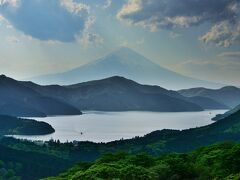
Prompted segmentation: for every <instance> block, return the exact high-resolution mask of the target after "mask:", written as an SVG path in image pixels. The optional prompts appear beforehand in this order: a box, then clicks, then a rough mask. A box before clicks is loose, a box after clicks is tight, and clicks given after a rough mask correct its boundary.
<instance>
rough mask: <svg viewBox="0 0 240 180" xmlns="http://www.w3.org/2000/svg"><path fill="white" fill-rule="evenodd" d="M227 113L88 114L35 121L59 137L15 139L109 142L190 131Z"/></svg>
mask: <svg viewBox="0 0 240 180" xmlns="http://www.w3.org/2000/svg"><path fill="white" fill-rule="evenodd" d="M224 112H226V110H211V111H203V112H180V113H158V112H85V113H84V114H83V115H81V116H58V117H47V118H37V119H36V118H35V119H36V120H38V121H45V122H47V123H49V124H51V125H52V126H53V128H54V129H55V130H56V132H55V133H53V134H50V135H45V136H14V137H16V138H21V139H28V140H43V141H46V140H50V139H55V140H57V139H59V140H60V141H61V142H66V141H74V140H77V141H86V140H88V141H93V142H109V141H113V140H119V139H121V138H124V139H127V138H132V137H135V136H143V135H145V134H147V133H150V132H152V131H155V130H161V129H179V130H182V129H188V128H193V127H199V126H204V125H207V124H211V123H213V121H211V118H212V117H214V116H215V115H216V114H222V113H224Z"/></svg>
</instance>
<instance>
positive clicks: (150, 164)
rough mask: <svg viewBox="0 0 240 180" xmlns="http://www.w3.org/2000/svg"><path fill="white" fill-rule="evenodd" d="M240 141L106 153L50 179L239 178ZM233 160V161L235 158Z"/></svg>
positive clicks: (155, 179)
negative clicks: (158, 152)
mask: <svg viewBox="0 0 240 180" xmlns="http://www.w3.org/2000/svg"><path fill="white" fill-rule="evenodd" d="M239 151H240V144H236V143H229V142H226V143H219V144H214V145H211V146H207V147H203V148H200V149H197V150H195V151H193V152H190V153H185V154H168V155H165V156H159V157H157V158H155V157H152V156H149V155H147V154H134V155H130V154H128V153H124V152H119V153H116V154H110V153H109V154H105V155H103V156H101V158H99V159H97V160H96V161H95V162H91V163H86V162H85V163H83V162H82V163H78V164H77V165H75V166H74V167H73V168H71V169H69V170H68V171H66V172H64V173H62V174H60V175H59V176H57V177H51V178H47V179H48V180H66V179H99V180H100V179H129V180H135V179H139V180H143V179H144V180H159V179H179V180H180V179H189V180H190V179H192V180H193V179H236V180H237V179H239V178H240V174H239V171H240V166H239V163H240V159H239V158H236V157H238V153H239ZM233 159H234V160H233Z"/></svg>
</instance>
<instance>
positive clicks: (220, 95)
mask: <svg viewBox="0 0 240 180" xmlns="http://www.w3.org/2000/svg"><path fill="white" fill-rule="evenodd" d="M178 92H179V93H180V94H181V95H183V96H185V97H191V98H193V97H199V96H200V97H206V98H209V99H212V100H214V101H216V102H219V103H221V104H224V105H225V106H227V107H229V108H234V107H236V106H237V105H239V104H240V88H237V87H234V86H226V87H223V88H220V89H206V88H192V89H184V90H180V91H178Z"/></svg>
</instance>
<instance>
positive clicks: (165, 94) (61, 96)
mask: <svg viewBox="0 0 240 180" xmlns="http://www.w3.org/2000/svg"><path fill="white" fill-rule="evenodd" d="M21 83H23V84H24V86H27V87H29V88H32V89H33V90H34V91H36V92H38V93H41V94H42V95H43V96H47V97H51V98H54V99H58V100H60V101H64V102H67V103H68V104H71V105H73V106H75V107H77V108H79V109H82V110H99V111H130V110H138V111H160V112H179V111H201V110H203V108H201V107H200V106H199V105H197V104H194V103H192V102H189V101H187V98H184V97H183V96H181V95H179V94H178V93H177V92H175V91H168V90H166V89H164V88H161V87H159V86H147V85H141V84H138V83H136V82H134V81H132V80H129V79H126V78H123V77H119V76H114V77H110V78H106V79H103V80H98V81H90V82H85V83H80V84H75V85H70V86H57V85H53V86H39V85H36V84H34V83H31V82H21Z"/></svg>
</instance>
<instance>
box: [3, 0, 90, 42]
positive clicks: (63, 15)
mask: <svg viewBox="0 0 240 180" xmlns="http://www.w3.org/2000/svg"><path fill="white" fill-rule="evenodd" d="M0 14H1V15H2V16H3V17H4V18H6V19H7V20H8V21H9V23H10V24H11V25H12V26H13V27H14V28H16V29H18V30H20V31H22V32H23V33H24V34H26V35H29V36H31V37H34V38H37V39H40V40H44V41H48V40H55V41H61V42H72V41H75V40H76V36H77V35H78V34H79V33H80V32H81V31H83V30H84V28H85V27H84V26H85V22H86V21H87V19H88V18H89V12H88V6H87V5H85V4H82V3H80V2H76V1H74V0H4V1H3V0H1V2H0Z"/></svg>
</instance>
